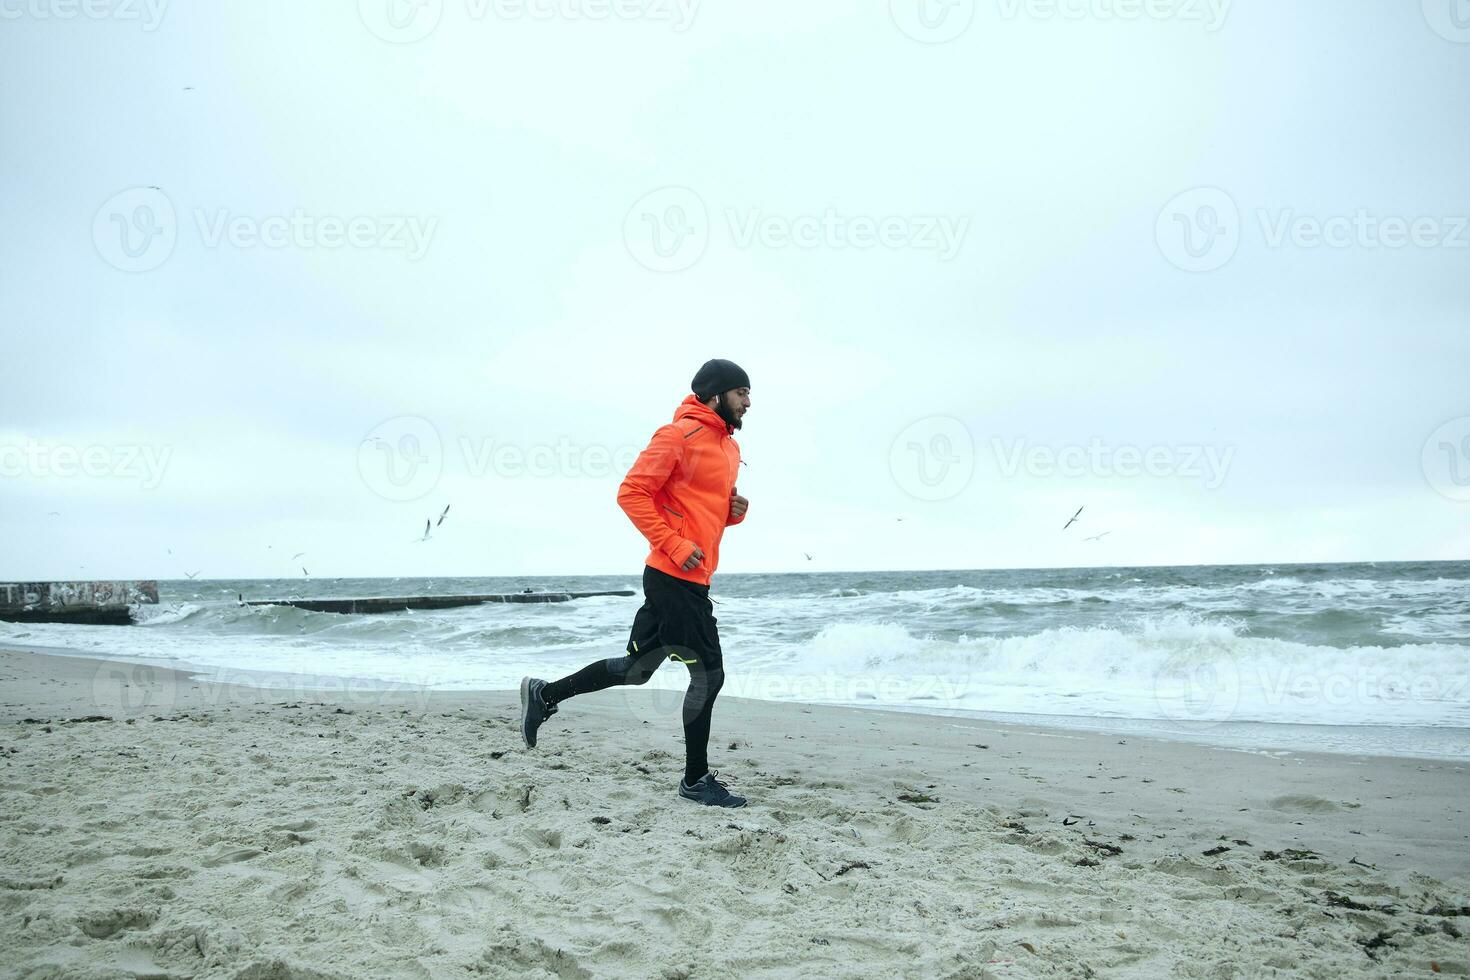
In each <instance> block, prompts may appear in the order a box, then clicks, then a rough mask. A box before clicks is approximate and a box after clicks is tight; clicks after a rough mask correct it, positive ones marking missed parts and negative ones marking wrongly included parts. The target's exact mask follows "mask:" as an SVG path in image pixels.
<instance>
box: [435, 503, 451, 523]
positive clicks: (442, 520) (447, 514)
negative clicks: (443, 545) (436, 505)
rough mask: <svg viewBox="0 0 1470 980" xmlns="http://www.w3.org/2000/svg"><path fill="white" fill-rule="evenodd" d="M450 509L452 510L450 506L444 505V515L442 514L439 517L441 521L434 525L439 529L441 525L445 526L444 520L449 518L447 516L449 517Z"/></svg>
mask: <svg viewBox="0 0 1470 980" xmlns="http://www.w3.org/2000/svg"><path fill="white" fill-rule="evenodd" d="M449 508H450V505H449V504H445V505H444V513H442V514H440V515H439V520H438V521H436V522H435V524H434V526H435V527H438V526H439V525H440V524H443V523H444V518H445V517H447V516H449Z"/></svg>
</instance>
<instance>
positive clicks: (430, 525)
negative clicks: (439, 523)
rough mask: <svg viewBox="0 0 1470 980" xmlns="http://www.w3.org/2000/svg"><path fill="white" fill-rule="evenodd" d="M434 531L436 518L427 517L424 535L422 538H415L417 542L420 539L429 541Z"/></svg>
mask: <svg viewBox="0 0 1470 980" xmlns="http://www.w3.org/2000/svg"><path fill="white" fill-rule="evenodd" d="M433 533H434V519H433V518H432V517H430V518H427V519H425V521H424V536H423V537H421V538H414V539H413V540H414V541H415V542H418V541H427V540H429V536H430V535H431V534H433Z"/></svg>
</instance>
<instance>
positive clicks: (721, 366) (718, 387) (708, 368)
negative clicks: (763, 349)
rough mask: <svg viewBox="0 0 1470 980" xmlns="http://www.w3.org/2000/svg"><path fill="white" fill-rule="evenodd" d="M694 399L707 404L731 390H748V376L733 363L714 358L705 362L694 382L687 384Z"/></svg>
mask: <svg viewBox="0 0 1470 980" xmlns="http://www.w3.org/2000/svg"><path fill="white" fill-rule="evenodd" d="M689 387H690V389H691V390H692V391H693V392H694V397H695V398H698V399H699V400H700V401H702V402H707V401H709V400H710V398H712V397H713V396H715V395H722V394H724V393H725V392H727V391H729V390H730V389H731V388H749V387H750V376H749V375H747V374H746V373H745V371H744V370H743V369H742V368H741V367H740V365H739V364H736V363H735V362H734V361H726V360H722V359H720V358H718V357H717V358H715V359H714V360H712V361H705V362H704V364H703V365H702V366H701V367H700V369H699V371H698V372H697V373H696V374H695V375H694V380H693V381H691V382H689Z"/></svg>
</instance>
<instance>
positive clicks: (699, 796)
mask: <svg viewBox="0 0 1470 980" xmlns="http://www.w3.org/2000/svg"><path fill="white" fill-rule="evenodd" d="M679 795H680V796H682V797H684V799H686V800H693V801H694V802H695V803H703V804H704V805H705V806H727V807H737V806H744V805H745V797H743V796H736V795H735V794H734V793H732V792H730V791H729V790H728V789H726V788H725V784H724V783H722V782H720V781H719V780H718V779H716V778H715V774H714V771H713V770H711V771H710V772H707V773H705V774H704V776H703V778H701V779H699V780H696V781H695V783H694V785H693V786H690V785H689V784H688V783H686V782H684V780H682V779H680V780H679Z"/></svg>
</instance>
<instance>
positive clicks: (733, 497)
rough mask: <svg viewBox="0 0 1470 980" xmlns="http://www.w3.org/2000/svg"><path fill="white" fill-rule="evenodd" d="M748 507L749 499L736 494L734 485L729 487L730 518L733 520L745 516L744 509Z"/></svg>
mask: <svg viewBox="0 0 1470 980" xmlns="http://www.w3.org/2000/svg"><path fill="white" fill-rule="evenodd" d="M748 507H750V501H749V500H746V499H745V498H744V497H742V496H740V494H738V493H736V492H735V488H734V487H731V488H730V519H731V520H735V521H738V520H740V518H742V517H744V516H745V511H746V509H747V508H748Z"/></svg>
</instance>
